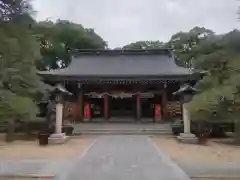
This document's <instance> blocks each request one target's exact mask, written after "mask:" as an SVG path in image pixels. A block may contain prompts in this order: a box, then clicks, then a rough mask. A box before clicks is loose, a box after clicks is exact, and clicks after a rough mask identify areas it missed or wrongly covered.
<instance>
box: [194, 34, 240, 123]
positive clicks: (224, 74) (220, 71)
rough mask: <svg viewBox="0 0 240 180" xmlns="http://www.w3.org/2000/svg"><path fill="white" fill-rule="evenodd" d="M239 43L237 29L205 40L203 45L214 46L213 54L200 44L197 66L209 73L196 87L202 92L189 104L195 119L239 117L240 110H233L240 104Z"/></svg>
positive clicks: (195, 60)
mask: <svg viewBox="0 0 240 180" xmlns="http://www.w3.org/2000/svg"><path fill="white" fill-rule="evenodd" d="M213 38H214V45H213V41H212V39H213ZM239 40H240V32H239V31H236V30H234V31H232V32H230V33H227V34H225V35H218V36H216V35H213V37H210V38H207V39H205V40H204V42H202V43H204V44H206V45H207V47H209V46H210V47H212V48H210V50H211V51H210V50H209V49H208V50H205V47H204V46H201V44H202V43H200V45H199V47H198V52H197V53H198V56H197V58H196V59H194V65H195V68H200V69H204V70H207V71H208V74H207V75H206V76H205V77H204V78H203V79H202V80H200V81H199V82H198V83H197V85H196V87H197V88H198V89H200V92H201V93H199V94H197V95H195V96H194V98H193V100H192V101H191V102H190V103H189V109H190V111H191V114H192V119H193V120H207V119H211V120H213V119H218V120H219V119H224V118H225V119H229V120H232V119H234V118H236V114H237V113H238V111H239V109H235V108H233V107H234V106H236V104H239V102H240V101H239V100H240V98H239V97H240V53H239V48H240V46H239V42H240V41H239ZM235 110H236V111H235Z"/></svg>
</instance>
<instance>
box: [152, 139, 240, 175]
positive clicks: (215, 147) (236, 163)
mask: <svg viewBox="0 0 240 180" xmlns="http://www.w3.org/2000/svg"><path fill="white" fill-rule="evenodd" d="M153 140H154V141H155V142H156V143H157V144H158V146H159V147H160V148H162V149H163V150H164V151H165V152H166V153H167V154H168V155H169V156H170V157H171V158H172V160H174V161H175V162H176V163H177V164H178V165H179V167H181V168H182V169H183V170H184V171H185V172H186V173H187V174H188V175H189V176H190V177H201V176H207V177H209V176H213V177H220V176H221V177H224V176H225V177H229V178H230V177H239V179H240V147H237V146H229V145H223V144H219V143H215V142H213V141H210V142H209V143H208V144H207V146H200V145H188V144H181V143H178V142H177V141H176V139H174V138H173V137H162V136H161V137H160V136H159V137H153Z"/></svg>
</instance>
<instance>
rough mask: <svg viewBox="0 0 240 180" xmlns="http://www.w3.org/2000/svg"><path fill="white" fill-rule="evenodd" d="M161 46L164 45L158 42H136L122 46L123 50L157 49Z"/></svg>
mask: <svg viewBox="0 0 240 180" xmlns="http://www.w3.org/2000/svg"><path fill="white" fill-rule="evenodd" d="M163 45H164V43H163V42H160V41H137V42H134V43H131V44H128V45H126V46H124V47H123V49H158V48H162V47H163Z"/></svg>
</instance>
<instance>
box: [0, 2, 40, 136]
mask: <svg viewBox="0 0 240 180" xmlns="http://www.w3.org/2000/svg"><path fill="white" fill-rule="evenodd" d="M0 4H1V10H0V13H1V17H0V18H1V19H0V63H1V64H0V70H1V71H0V119H1V120H5V121H8V122H11V123H10V124H14V121H15V120H17V119H21V120H33V119H34V117H35V116H36V113H37V112H38V108H37V106H36V103H35V101H36V100H37V93H38V92H39V89H38V85H39V84H40V78H39V77H38V76H37V70H36V67H35V61H36V59H38V58H39V57H40V56H39V55H40V54H39V45H38V43H37V42H36V40H35V38H34V37H33V36H32V35H31V32H30V31H31V23H32V22H33V20H32V18H31V17H30V15H29V14H27V13H28V11H27V10H28V9H27V7H30V6H29V5H28V2H27V1H25V0H22V1H21V0H17V1H14V0H12V1H0ZM29 11H31V9H29ZM10 132H13V128H12V126H11V128H10Z"/></svg>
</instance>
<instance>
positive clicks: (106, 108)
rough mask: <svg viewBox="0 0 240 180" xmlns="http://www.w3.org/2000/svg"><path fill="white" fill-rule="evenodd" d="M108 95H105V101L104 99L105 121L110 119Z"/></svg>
mask: <svg viewBox="0 0 240 180" xmlns="http://www.w3.org/2000/svg"><path fill="white" fill-rule="evenodd" d="M108 99H109V98H108V95H107V94H105V95H104V99H103V104H104V105H103V106H104V107H103V108H104V119H105V120H106V121H107V120H108V118H109V103H108Z"/></svg>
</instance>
